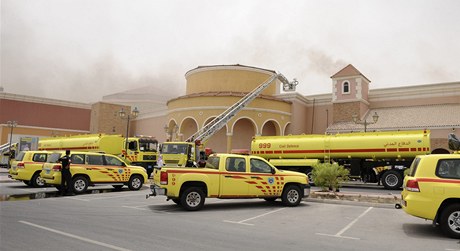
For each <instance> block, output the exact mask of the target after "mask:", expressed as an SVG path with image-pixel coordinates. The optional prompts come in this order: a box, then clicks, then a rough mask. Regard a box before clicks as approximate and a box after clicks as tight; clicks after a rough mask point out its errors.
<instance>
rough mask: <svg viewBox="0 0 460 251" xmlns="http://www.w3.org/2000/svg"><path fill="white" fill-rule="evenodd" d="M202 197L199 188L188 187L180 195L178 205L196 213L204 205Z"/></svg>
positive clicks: (202, 194)
mask: <svg viewBox="0 0 460 251" xmlns="http://www.w3.org/2000/svg"><path fill="white" fill-rule="evenodd" d="M204 196H205V195H204V193H203V190H201V188H198V187H189V188H187V189H185V191H184V192H183V193H182V194H181V195H180V204H181V205H182V206H183V207H184V208H185V209H187V210H189V211H197V210H200V209H201V208H202V207H203V205H204V200H205V197H204Z"/></svg>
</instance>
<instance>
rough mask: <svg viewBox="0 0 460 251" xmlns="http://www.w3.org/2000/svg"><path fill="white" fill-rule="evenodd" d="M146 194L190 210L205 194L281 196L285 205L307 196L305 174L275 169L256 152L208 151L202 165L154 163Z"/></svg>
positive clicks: (197, 208)
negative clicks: (159, 165) (163, 198)
mask: <svg viewBox="0 0 460 251" xmlns="http://www.w3.org/2000/svg"><path fill="white" fill-rule="evenodd" d="M150 189H151V192H152V193H151V194H150V195H147V198H148V197H149V196H156V195H165V196H166V197H167V199H168V200H170V199H171V200H173V201H174V202H175V203H176V204H178V205H181V206H183V207H184V208H185V209H186V210H189V211H194V210H199V209H201V208H202V207H203V205H204V201H205V198H206V197H209V198H219V199H236V198H261V199H265V200H267V201H274V200H276V199H278V198H281V200H282V202H283V204H285V205H286V206H297V205H299V203H300V202H301V200H302V198H304V197H307V196H309V194H310V186H309V184H308V178H307V175H305V174H303V173H298V172H293V171H283V170H278V169H276V168H275V167H274V166H273V165H272V164H270V163H269V162H267V161H266V160H265V159H263V158H261V157H258V156H251V155H238V154H212V155H211V156H209V158H208V159H207V161H206V165H205V167H203V168H200V167H198V168H197V167H170V166H164V167H155V170H154V176H153V184H151V185H150Z"/></svg>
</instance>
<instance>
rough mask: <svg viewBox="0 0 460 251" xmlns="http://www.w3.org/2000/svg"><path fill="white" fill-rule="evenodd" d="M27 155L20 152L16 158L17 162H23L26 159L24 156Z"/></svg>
mask: <svg viewBox="0 0 460 251" xmlns="http://www.w3.org/2000/svg"><path fill="white" fill-rule="evenodd" d="M25 154H26V152H22V151H21V152H19V154H18V156H17V157H16V160H19V161H21V160H22V159H24V155H25Z"/></svg>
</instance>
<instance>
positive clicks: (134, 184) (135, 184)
mask: <svg viewBox="0 0 460 251" xmlns="http://www.w3.org/2000/svg"><path fill="white" fill-rule="evenodd" d="M143 184H144V179H143V178H142V177H141V176H140V175H133V176H131V178H129V181H128V187H129V190H139V189H141V187H142V185H143Z"/></svg>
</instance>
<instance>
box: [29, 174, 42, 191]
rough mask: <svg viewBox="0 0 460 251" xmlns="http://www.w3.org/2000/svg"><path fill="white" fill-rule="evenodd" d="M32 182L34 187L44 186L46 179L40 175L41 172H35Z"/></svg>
mask: <svg viewBox="0 0 460 251" xmlns="http://www.w3.org/2000/svg"><path fill="white" fill-rule="evenodd" d="M30 184H31V185H32V186H33V187H44V186H45V181H44V180H43V179H42V178H41V177H40V173H39V172H38V173H34V175H32V179H31V180H30Z"/></svg>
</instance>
